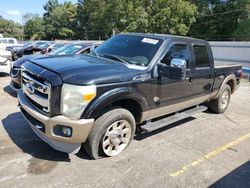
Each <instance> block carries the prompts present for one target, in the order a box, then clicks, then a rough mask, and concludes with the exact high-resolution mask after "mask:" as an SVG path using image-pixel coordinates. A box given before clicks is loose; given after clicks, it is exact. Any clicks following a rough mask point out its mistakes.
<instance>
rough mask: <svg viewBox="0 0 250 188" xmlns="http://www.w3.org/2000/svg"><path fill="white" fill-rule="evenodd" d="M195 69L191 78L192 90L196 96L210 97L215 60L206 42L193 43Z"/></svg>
mask: <svg viewBox="0 0 250 188" xmlns="http://www.w3.org/2000/svg"><path fill="white" fill-rule="evenodd" d="M192 53H193V62H194V66H193V70H192V75H191V78H190V82H191V85H192V91H193V93H194V95H195V96H196V97H200V98H204V100H206V98H207V99H208V98H209V95H210V92H211V87H212V73H213V62H212V61H213V60H212V59H211V58H210V57H211V56H210V55H209V53H210V51H209V49H208V47H207V46H206V44H203V43H193V44H192Z"/></svg>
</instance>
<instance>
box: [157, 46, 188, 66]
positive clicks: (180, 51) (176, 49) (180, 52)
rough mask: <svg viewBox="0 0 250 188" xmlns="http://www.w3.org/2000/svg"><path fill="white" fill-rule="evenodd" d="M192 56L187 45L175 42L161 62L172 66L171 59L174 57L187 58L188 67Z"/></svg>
mask: <svg viewBox="0 0 250 188" xmlns="http://www.w3.org/2000/svg"><path fill="white" fill-rule="evenodd" d="M190 57H191V55H190V52H189V50H188V47H187V45H185V44H175V45H173V46H172V47H171V48H170V49H169V50H168V52H167V53H166V55H165V56H164V58H163V59H162V60H161V63H164V64H166V65H168V66H170V63H171V60H172V59H174V58H178V59H185V60H186V61H187V67H189V66H190Z"/></svg>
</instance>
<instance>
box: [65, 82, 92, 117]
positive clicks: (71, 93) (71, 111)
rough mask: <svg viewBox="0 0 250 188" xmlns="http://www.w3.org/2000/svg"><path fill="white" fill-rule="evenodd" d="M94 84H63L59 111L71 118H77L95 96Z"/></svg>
mask: <svg viewBox="0 0 250 188" xmlns="http://www.w3.org/2000/svg"><path fill="white" fill-rule="evenodd" d="M95 96H96V86H95V85H91V86H76V85H70V84H63V87H62V96H61V113H62V114H63V115H65V116H68V117H71V118H73V119H79V118H80V117H81V115H82V113H83V111H84V109H85V108H86V106H87V105H88V104H89V103H90V102H91V101H92V100H93V99H94V98H95Z"/></svg>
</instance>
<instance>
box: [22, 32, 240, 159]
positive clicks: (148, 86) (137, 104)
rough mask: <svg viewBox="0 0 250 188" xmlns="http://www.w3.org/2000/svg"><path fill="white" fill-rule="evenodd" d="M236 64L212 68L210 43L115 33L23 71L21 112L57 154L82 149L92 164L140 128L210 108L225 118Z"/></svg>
mask: <svg viewBox="0 0 250 188" xmlns="http://www.w3.org/2000/svg"><path fill="white" fill-rule="evenodd" d="M240 76H241V66H237V65H223V66H214V61H213V55H212V51H211V48H210V46H209V43H208V42H206V41H204V40H199V39H193V38H188V37H180V36H171V35H160V34H138V33H131V34H119V35H116V36H113V37H111V38H110V39H109V40H107V41H106V42H104V43H103V44H102V45H101V46H99V47H98V48H96V49H95V50H94V51H93V52H92V53H91V54H90V55H82V56H67V57H63V58H62V57H44V58H38V59H32V60H30V61H28V62H26V63H24V64H23V66H22V89H21V90H19V91H18V100H19V104H20V109H21V112H22V114H23V115H24V117H25V118H26V119H27V121H28V122H29V124H30V126H31V128H32V129H33V130H34V132H35V133H36V134H37V135H38V136H39V137H40V138H41V139H42V140H44V141H45V142H47V143H48V144H50V145H51V146H52V147H53V148H55V149H56V150H60V151H63V152H67V153H76V152H78V151H79V149H80V147H81V146H82V144H83V146H84V148H85V150H86V151H87V153H88V154H89V155H90V156H91V157H93V158H94V159H97V158H99V157H100V156H116V155H118V154H119V153H121V152H122V151H123V150H124V149H125V148H127V146H128V145H129V143H130V142H131V141H132V139H133V136H134V134H135V132H136V130H137V132H138V133H145V132H150V131H154V130H156V129H159V128H162V127H164V126H167V125H169V124H171V123H173V122H176V121H179V120H181V119H183V118H187V117H189V116H191V115H193V114H195V113H197V112H202V111H205V110H207V107H208V108H209V109H210V110H212V111H213V112H215V113H223V112H225V110H226V109H227V107H228V105H229V102H230V96H231V94H233V93H234V92H235V91H236V89H237V88H238V86H239V84H240Z"/></svg>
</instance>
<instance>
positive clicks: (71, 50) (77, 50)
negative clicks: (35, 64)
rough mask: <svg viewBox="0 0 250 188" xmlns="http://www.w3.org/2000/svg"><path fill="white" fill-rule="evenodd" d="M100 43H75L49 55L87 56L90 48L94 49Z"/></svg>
mask: <svg viewBox="0 0 250 188" xmlns="http://www.w3.org/2000/svg"><path fill="white" fill-rule="evenodd" d="M101 43H102V42H101V41H100V42H77V43H73V44H67V45H65V46H63V47H62V48H59V49H57V50H55V51H54V52H51V53H50V55H72V54H75V55H77V54H88V53H90V50H91V48H93V49H94V48H96V47H97V46H99V45H100V44H101Z"/></svg>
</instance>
